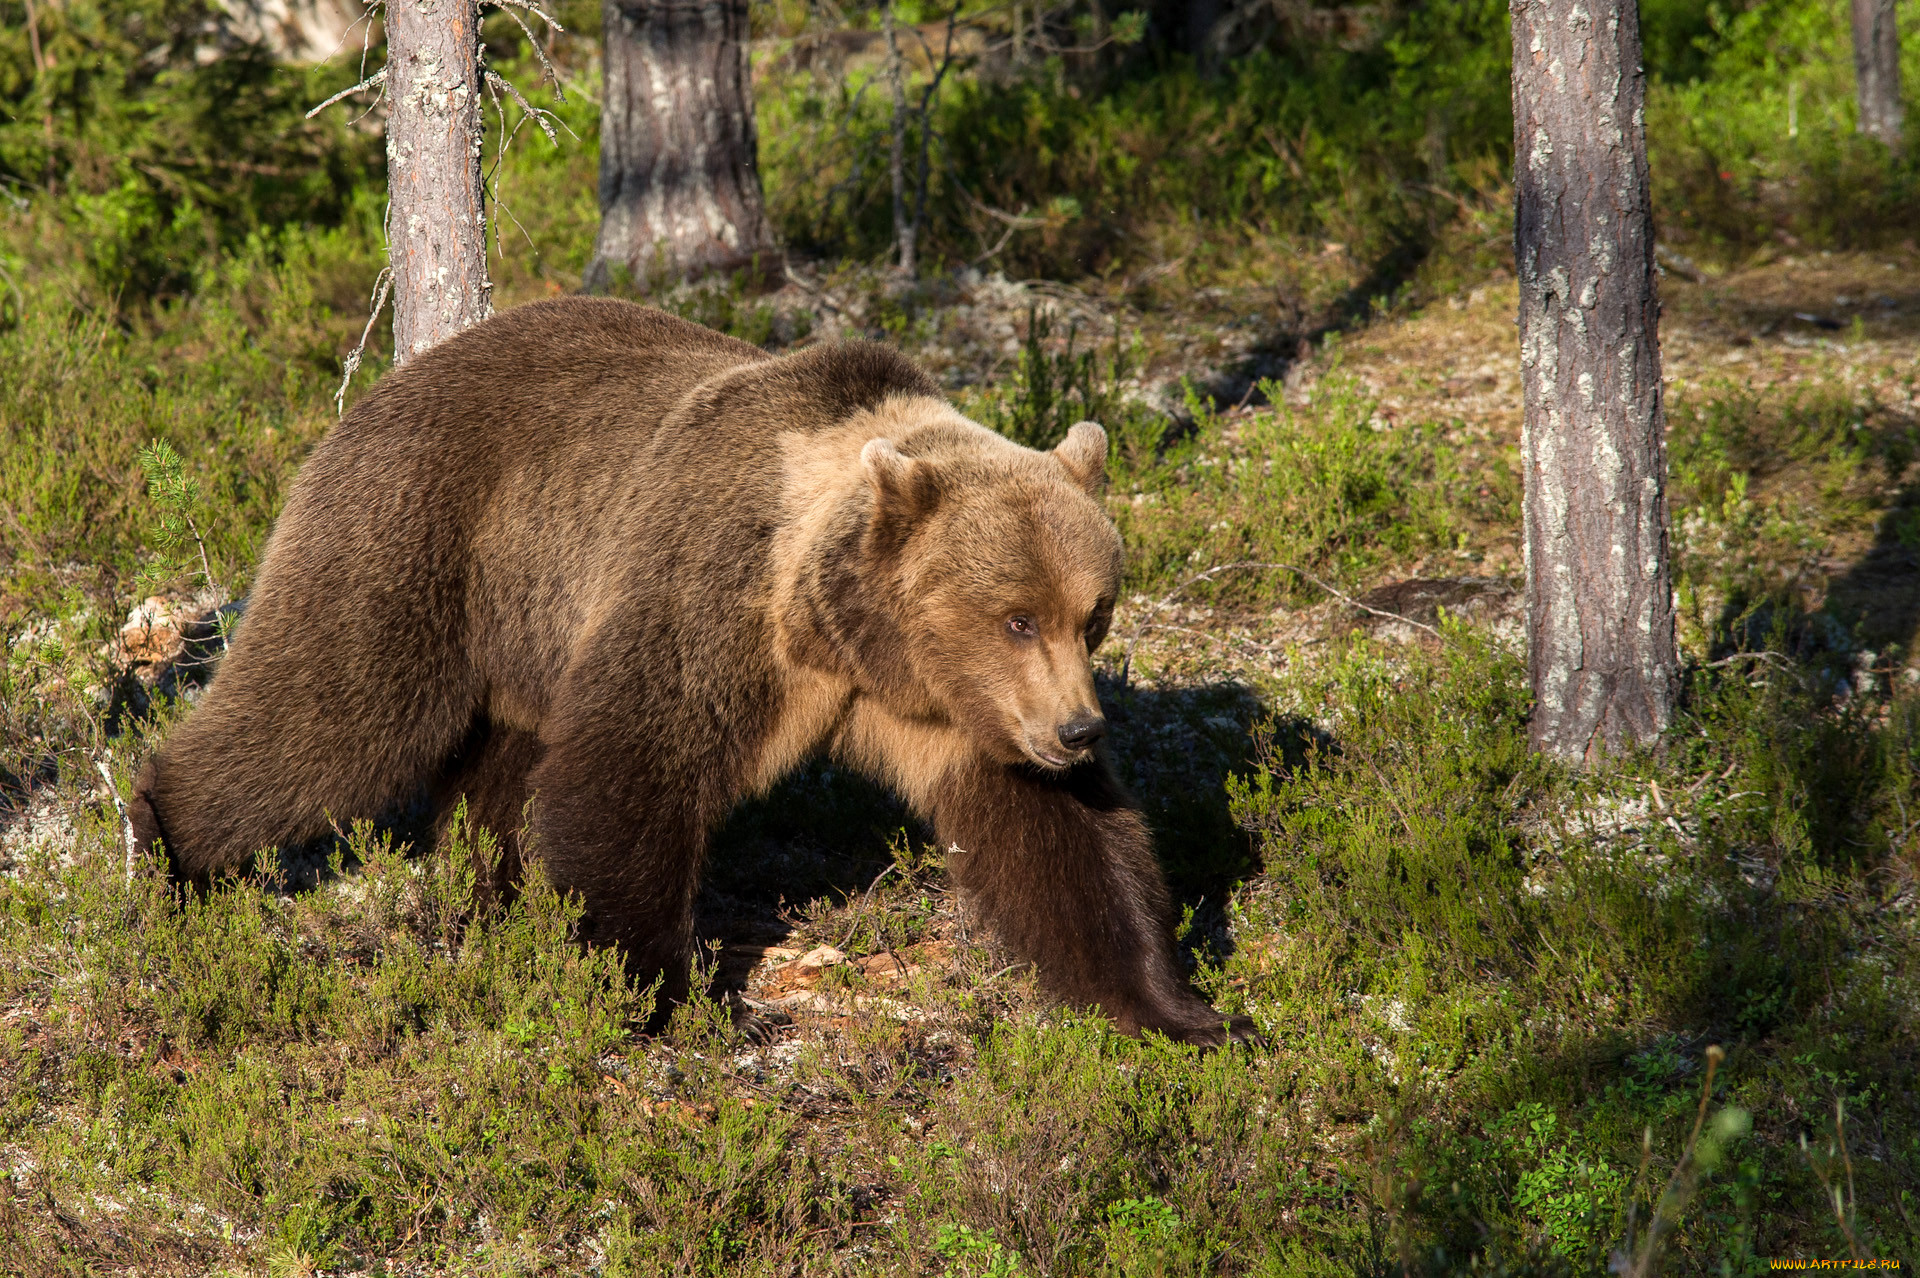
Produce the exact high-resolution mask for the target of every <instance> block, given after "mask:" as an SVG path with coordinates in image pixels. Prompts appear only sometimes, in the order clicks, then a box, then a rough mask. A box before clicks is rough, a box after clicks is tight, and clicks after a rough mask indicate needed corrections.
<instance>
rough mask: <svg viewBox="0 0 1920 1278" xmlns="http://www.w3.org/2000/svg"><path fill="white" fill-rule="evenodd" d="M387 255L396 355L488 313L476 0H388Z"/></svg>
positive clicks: (407, 354)
mask: <svg viewBox="0 0 1920 1278" xmlns="http://www.w3.org/2000/svg"><path fill="white" fill-rule="evenodd" d="M386 21H387V69H386V77H387V94H388V98H389V100H390V101H391V102H392V104H393V107H392V113H391V114H390V115H389V116H388V117H387V188H388V193H389V196H390V201H391V202H390V204H389V206H388V211H387V244H388V249H387V251H388V260H389V262H390V263H391V264H392V267H393V358H394V362H395V363H396V364H403V363H405V362H406V361H407V360H408V359H410V358H412V357H413V356H415V355H418V354H419V353H420V352H422V351H424V350H426V349H427V348H429V347H431V346H433V345H435V344H436V343H438V342H442V341H445V340H446V339H447V338H449V337H451V336H453V335H454V334H455V333H457V332H459V331H460V330H461V329H463V328H466V327H468V326H470V325H473V324H478V323H479V322H480V321H481V320H483V319H485V318H486V317H487V316H489V315H491V314H492V313H493V284H492V282H491V281H490V280H488V279H487V223H486V210H485V207H484V205H483V202H482V185H481V177H480V139H481V129H480V124H481V122H480V64H479V49H480V27H479V15H478V13H477V11H476V9H475V7H474V5H473V3H472V0H390V2H389V3H388V5H387V6H386Z"/></svg>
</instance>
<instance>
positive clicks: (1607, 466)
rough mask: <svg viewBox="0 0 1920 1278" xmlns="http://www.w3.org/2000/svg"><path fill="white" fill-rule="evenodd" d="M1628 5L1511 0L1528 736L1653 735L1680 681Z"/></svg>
mask: <svg viewBox="0 0 1920 1278" xmlns="http://www.w3.org/2000/svg"><path fill="white" fill-rule="evenodd" d="M1637 8H1638V6H1637V4H1636V3H1635V0H1512V2H1511V13H1512V19H1513V117H1514V119H1513V128H1514V168H1515V187H1516V195H1515V198H1516V202H1517V206H1516V209H1515V217H1514V259H1515V263H1516V265H1517V268H1518V270H1519V274H1520V367H1521V379H1522V386H1523V390H1524V394H1525V397H1526V417H1525V438H1524V441H1523V444H1522V452H1523V455H1524V464H1525V468H1526V500H1525V522H1526V556H1527V596H1528V640H1529V651H1528V663H1529V667H1530V674H1531V678H1532V683H1533V694H1534V708H1533V722H1532V737H1533V745H1534V748H1535V749H1537V750H1540V751H1542V752H1544V753H1546V754H1549V755H1553V756H1556V757H1559V758H1563V759H1568V760H1571V761H1576V762H1577V761H1583V760H1592V759H1593V758H1595V757H1596V756H1598V755H1600V754H1602V753H1605V752H1608V751H1612V750H1615V749H1617V748H1619V747H1621V746H1623V745H1627V744H1629V743H1645V742H1649V741H1651V740H1653V739H1654V738H1655V737H1657V736H1658V735H1659V734H1660V733H1661V732H1662V731H1664V730H1665V729H1666V727H1667V725H1668V723H1669V722H1670V721H1671V718H1672V713H1673V703H1674V698H1675V695H1676V693H1677V684H1678V665H1677V657H1676V653H1675V648H1674V614H1673V590H1672V584H1671V578H1670V576H1669V570H1668V566H1667V536H1666V492H1665V481H1666V456H1665V444H1664V439H1663V434H1664V428H1665V422H1664V413H1663V411H1662V407H1661V389H1660V347H1659V339H1658V324H1659V315H1660V303H1659V300H1658V298H1657V296H1656V294H1655V289H1654V264H1653V207H1652V201H1651V197H1650V194H1649V191H1648V184H1647V149H1646V122H1645V115H1644V112H1643V104H1644V101H1645V86H1644V81H1643V78H1642V73H1641V69H1640V35H1639V14H1638V12H1637Z"/></svg>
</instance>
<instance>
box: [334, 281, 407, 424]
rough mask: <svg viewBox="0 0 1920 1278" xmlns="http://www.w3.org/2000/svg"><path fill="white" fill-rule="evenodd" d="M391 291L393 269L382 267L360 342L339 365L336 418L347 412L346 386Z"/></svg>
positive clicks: (356, 369) (357, 365) (363, 352)
mask: <svg viewBox="0 0 1920 1278" xmlns="http://www.w3.org/2000/svg"><path fill="white" fill-rule="evenodd" d="M392 291H393V267H392V266H383V267H381V268H380V274H379V275H377V276H375V277H374V281H373V307H372V309H371V310H370V311H369V312H368V313H367V326H366V327H365V328H363V329H361V330H360V340H359V341H357V342H355V343H354V345H353V349H352V350H350V351H348V352H347V358H346V360H345V361H344V362H343V363H342V365H341V373H342V375H341V378H340V389H339V390H337V391H335V392H334V393H333V411H334V415H335V416H336V417H338V416H341V415H343V414H345V412H346V411H347V408H346V401H347V385H348V383H350V382H352V381H353V375H354V374H355V373H357V372H359V371H360V357H361V356H362V355H364V354H365V353H366V349H367V339H368V338H369V337H371V336H372V335H373V326H374V324H375V322H377V321H378V320H379V318H380V312H381V311H383V310H385V309H386V307H387V295H388V294H389V293H391V292H392Z"/></svg>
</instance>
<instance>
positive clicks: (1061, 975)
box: [930, 760, 1252, 1043]
mask: <svg viewBox="0 0 1920 1278" xmlns="http://www.w3.org/2000/svg"><path fill="white" fill-rule="evenodd" d="M930 797H931V799H932V802H931V805H930V806H931V808H932V812H931V816H932V818H933V824H934V828H935V830H936V832H937V833H938V836H939V839H940V842H941V843H942V844H943V845H945V846H948V847H958V848H960V849H961V850H962V851H961V852H960V853H958V854H954V855H952V856H951V858H950V860H949V868H950V869H951V871H952V872H953V875H954V878H955V880H956V882H957V884H958V886H959V887H960V889H961V891H962V892H963V893H965V894H966V895H967V896H969V897H970V898H971V900H972V902H973V904H974V906H975V908H977V909H978V910H979V911H980V913H981V914H982V915H983V916H984V918H985V919H986V921H987V923H988V925H989V926H990V927H992V928H993V930H994V932H995V933H996V934H997V935H998V936H999V937H1000V939H1001V940H1002V941H1003V942H1004V943H1005V944H1006V945H1008V946H1009V947H1010V948H1011V949H1012V950H1013V951H1014V952H1015V953H1017V954H1019V955H1020V956H1021V957H1022V958H1027V959H1031V960H1032V961H1033V962H1034V963H1035V964H1036V965H1037V966H1038V968H1039V973H1040V978H1041V981H1042V982H1043V983H1044V984H1045V985H1046V986H1047V987H1048V988H1049V989H1050V990H1052V991H1053V992H1054V993H1055V994H1057V995H1058V996H1060V997H1061V998H1063V999H1065V1000H1066V1001H1068V1002H1070V1003H1075V1004H1078V1005H1081V1006H1093V1005H1096V1004H1097V1005H1098V1006H1099V1007H1100V1008H1101V1009H1102V1010H1103V1011H1104V1012H1105V1013H1106V1014H1107V1015H1108V1016H1110V1017H1112V1018H1113V1020H1114V1023H1115V1024H1116V1025H1118V1026H1119V1027H1120V1028H1121V1029H1122V1030H1124V1031H1126V1032H1128V1033H1138V1032H1140V1031H1141V1030H1157V1031H1159V1032H1161V1033H1164V1034H1166V1035H1168V1036H1169V1037H1172V1038H1176V1039H1180V1040H1183V1041H1186V1042H1194V1043H1220V1042H1224V1041H1226V1039H1228V1038H1229V1037H1235V1038H1237V1037H1242V1036H1244V1035H1245V1034H1246V1033H1248V1032H1249V1031H1250V1030H1251V1028H1252V1026H1251V1023H1250V1022H1247V1021H1246V1020H1245V1019H1244V1018H1229V1017H1227V1016H1225V1015H1222V1014H1221V1013H1219V1012H1216V1011H1214V1010H1213V1008H1211V1007H1209V1006H1208V1005H1207V1004H1206V1002H1205V1001H1204V1000H1202V999H1201V998H1200V997H1199V996H1198V995H1197V994H1195V993H1194V991H1193V990H1192V988H1191V987H1190V986H1189V985H1188V984H1187V982H1186V980H1185V978H1184V977H1183V976H1182V975H1181V974H1180V971H1179V968H1178V966H1177V964H1176V960H1175V956H1174V945H1173V933H1172V909H1171V905H1170V902H1169V899H1168V896H1167V889H1166V883H1165V881H1164V879H1163V878H1162V876H1161V873H1160V867H1159V864H1158V863H1157V862H1156V861H1155V860H1154V856H1153V846H1152V840H1151V838H1150V836H1149V835H1148V833H1147V826H1146V822H1145V821H1144V820H1143V819H1142V818H1141V816H1140V813H1139V811H1138V810H1136V809H1135V808H1134V807H1133V805H1132V804H1131V803H1130V802H1129V801H1128V800H1127V797H1126V795H1125V793H1124V792H1123V791H1122V790H1121V789H1120V785H1119V783H1118V782H1117V781H1116V780H1115V779H1114V777H1113V775H1112V773H1111V772H1110V771H1109V770H1108V768H1107V766H1106V764H1105V763H1103V762H1097V761H1096V762H1093V763H1089V764H1084V765H1082V766H1080V767H1078V768H1075V769H1074V770H1073V771H1071V772H1069V773H1067V774H1065V775H1063V776H1049V775H1045V774H1042V773H1040V772H1038V771H1036V770H1030V769H1026V768H1023V767H1019V766H1015V767H1008V766H1005V765H1003V764H998V763H994V762H992V761H989V760H975V761H972V762H967V763H960V764H957V765H955V766H954V767H952V768H951V769H950V770H949V771H948V772H947V774H946V776H945V777H944V778H943V779H942V780H941V781H940V783H939V784H938V785H937V786H935V787H934V790H933V792H932V794H931V796H930ZM1229 1021H1232V1022H1233V1024H1232V1025H1231V1026H1230V1027H1229V1026H1228V1022H1229Z"/></svg>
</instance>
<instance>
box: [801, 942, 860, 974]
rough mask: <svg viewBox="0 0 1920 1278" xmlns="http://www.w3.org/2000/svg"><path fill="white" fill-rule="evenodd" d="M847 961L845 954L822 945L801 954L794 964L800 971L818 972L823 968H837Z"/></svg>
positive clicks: (829, 946)
mask: <svg viewBox="0 0 1920 1278" xmlns="http://www.w3.org/2000/svg"><path fill="white" fill-rule="evenodd" d="M846 961H847V956H846V953H845V952H844V951H842V950H837V949H835V948H834V947H833V946H831V945H822V946H819V947H817V948H815V949H811V950H808V951H807V952H806V953H805V954H802V955H801V956H800V958H799V960H798V961H797V962H796V963H795V964H794V966H795V967H798V968H800V969H802V970H810V971H818V970H820V969H821V968H823V967H838V966H839V965H840V964H842V963H844V962H846Z"/></svg>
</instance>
